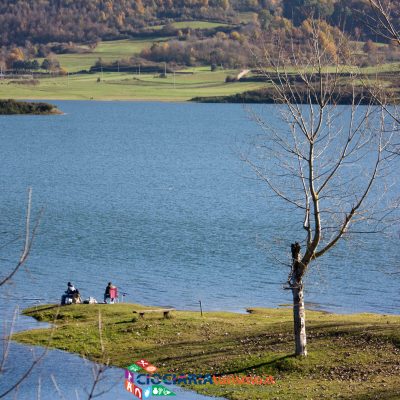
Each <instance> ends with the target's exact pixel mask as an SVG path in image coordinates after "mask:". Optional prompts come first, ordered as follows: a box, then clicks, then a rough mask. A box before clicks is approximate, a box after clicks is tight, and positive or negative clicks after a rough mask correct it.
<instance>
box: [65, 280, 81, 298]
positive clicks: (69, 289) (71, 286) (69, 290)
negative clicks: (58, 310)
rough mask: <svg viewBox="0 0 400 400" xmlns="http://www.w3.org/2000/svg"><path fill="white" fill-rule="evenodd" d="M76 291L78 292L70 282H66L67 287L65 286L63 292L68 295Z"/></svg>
mask: <svg viewBox="0 0 400 400" xmlns="http://www.w3.org/2000/svg"><path fill="white" fill-rule="evenodd" d="M76 292H78V290H77V289H75V286H74V285H73V284H72V283H71V282H68V287H67V290H66V292H65V293H67V294H68V295H72V294H74V293H76ZM78 293H79V292H78Z"/></svg>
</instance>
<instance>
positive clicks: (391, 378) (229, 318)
mask: <svg viewBox="0 0 400 400" xmlns="http://www.w3.org/2000/svg"><path fill="white" fill-rule="evenodd" d="M146 308H148V307H145V306H142V305H137V304H114V305H100V304H99V305H71V306H64V307H61V308H60V307H59V306H57V305H43V306H38V307H33V308H30V309H26V310H25V311H24V315H28V316H31V317H34V318H36V319H37V320H38V321H42V322H50V323H52V324H53V326H54V329H51V328H48V329H35V330H30V331H25V332H20V333H17V334H15V335H14V336H13V339H14V340H16V341H18V342H20V343H25V344H30V345H39V346H47V345H48V346H49V347H50V348H57V349H61V350H66V351H69V352H72V353H76V354H79V355H81V356H84V357H87V358H89V359H90V360H93V361H101V360H104V357H106V358H109V359H110V363H111V365H114V366H118V367H122V368H123V367H126V366H128V365H130V364H132V363H133V362H134V361H136V360H137V359H139V358H146V359H148V360H149V361H150V362H152V363H153V364H154V365H155V366H157V367H158V368H159V371H160V372H161V373H168V372H171V373H196V374H207V373H209V374H211V375H229V374H235V375H241V376H250V375H251V376H266V375H268V376H269V375H271V376H273V378H274V379H275V382H276V384H274V385H267V386H265V385H264V386H255V385H241V386H234V385H222V386H221V385H209V384H207V385H192V386H191V387H190V389H193V390H196V391H198V392H201V393H203V394H207V395H213V396H221V397H225V398H228V399H235V400H236V399H237V400H239V399H248V400H255V399H261V398H267V397H266V396H268V398H271V399H281V400H284V399H288V400H304V399H349V400H350V399H352V400H365V399H371V400H372V399H386V400H389V399H391V400H395V399H398V398H400V363H399V360H400V316H394V315H378V314H351V315H338V314H330V313H326V312H318V311H310V310H309V311H307V319H308V321H307V323H308V340H309V347H308V348H309V355H308V357H306V358H304V357H303V358H301V357H300V358H298V357H294V356H293V315H292V310H291V309H289V308H278V309H253V310H252V312H251V313H249V314H239V313H230V312H204V314H203V316H201V315H200V313H199V312H194V311H173V312H172V314H171V318H169V319H164V318H163V317H162V315H161V314H160V315H159V314H157V313H154V314H146V315H145V318H140V317H138V314H133V311H134V310H141V309H146ZM99 313H101V320H102V330H101V334H102V342H103V345H104V349H105V350H104V352H102V350H101V343H100V335H99V322H98V316H99Z"/></svg>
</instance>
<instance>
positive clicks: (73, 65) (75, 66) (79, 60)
mask: <svg viewBox="0 0 400 400" xmlns="http://www.w3.org/2000/svg"><path fill="white" fill-rule="evenodd" d="M165 40H168V38H161V37H160V38H152V39H148V38H147V39H135V40H128V39H127V40H113V41H110V42H100V43H99V44H98V45H97V47H96V48H95V49H94V50H93V52H90V53H84V54H59V55H57V56H56V57H57V59H58V60H59V61H60V64H61V66H62V67H64V68H65V69H66V70H67V71H68V72H76V71H81V70H85V69H86V70H88V69H89V68H90V67H91V66H92V65H94V63H95V62H96V61H97V60H98V59H99V58H100V57H101V58H102V60H103V61H105V62H110V61H116V60H120V59H123V58H130V57H132V56H133V55H137V54H139V53H140V52H141V51H142V50H143V49H144V48H147V47H151V45H152V44H153V43H154V42H162V41H165ZM38 61H39V62H42V61H43V59H38Z"/></svg>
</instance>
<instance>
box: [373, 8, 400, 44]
mask: <svg viewBox="0 0 400 400" xmlns="http://www.w3.org/2000/svg"><path fill="white" fill-rule="evenodd" d="M368 1H369V4H370V5H371V8H372V11H373V15H372V16H370V17H369V18H367V21H366V23H367V25H368V26H369V27H370V28H371V29H372V30H373V31H374V32H375V33H376V34H378V35H379V36H381V37H382V38H385V39H387V40H394V41H395V42H397V44H398V45H400V31H399V27H398V26H396V25H395V23H394V21H393V20H394V17H395V16H394V15H393V3H392V1H391V0H368ZM396 17H397V18H399V17H400V16H399V15H397V16H396Z"/></svg>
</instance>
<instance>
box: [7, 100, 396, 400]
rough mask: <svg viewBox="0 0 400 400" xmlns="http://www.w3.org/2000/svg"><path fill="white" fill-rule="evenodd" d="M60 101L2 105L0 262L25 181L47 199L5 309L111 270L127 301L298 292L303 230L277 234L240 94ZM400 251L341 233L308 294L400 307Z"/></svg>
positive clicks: (350, 306)
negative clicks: (292, 275)
mask: <svg viewBox="0 0 400 400" xmlns="http://www.w3.org/2000/svg"><path fill="white" fill-rule="evenodd" d="M55 103H56V104H57V105H58V106H59V108H60V109H61V110H62V111H64V112H65V113H66V114H65V115H63V116H15V117H14V116H10V117H1V118H0V135H1V148H0V153H1V172H0V189H1V190H0V210H1V219H0V235H1V236H0V245H2V246H3V245H5V244H7V243H9V242H11V243H9V244H8V245H7V246H5V247H2V248H1V257H2V265H3V267H2V271H4V270H6V268H7V266H9V267H11V266H12V265H14V264H15V262H16V260H17V258H18V256H19V254H20V251H21V245H22V244H21V241H16V239H18V237H19V236H20V235H21V234H22V233H23V227H24V214H25V208H26V197H27V188H28V187H32V189H33V211H34V216H35V215H37V214H38V212H39V210H40V209H41V208H42V207H43V208H44V213H43V216H42V218H41V221H40V226H39V230H38V233H37V235H36V237H35V240H34V244H33V248H32V252H31V255H30V257H29V261H28V263H27V265H26V267H24V269H23V270H21V271H19V272H18V274H17V275H16V276H15V278H14V279H13V283H12V284H11V285H7V287H6V288H5V289H3V290H2V291H1V293H0V301H1V306H0V307H1V309H0V311H1V314H2V315H3V316H4V315H6V318H5V319H7V320H9V318H10V308H12V306H13V305H16V304H19V305H20V306H21V307H25V306H27V305H32V304H37V303H49V302H57V301H59V299H60V296H61V294H62V293H63V291H64V290H65V289H66V284H67V282H68V281H72V282H73V283H74V284H75V286H76V287H78V288H79V290H80V292H81V293H82V295H83V297H84V298H86V297H89V296H94V297H96V298H97V299H98V300H101V299H102V295H103V292H104V288H105V287H106V285H107V282H109V281H112V282H113V283H114V284H115V285H117V286H118V287H119V289H120V291H121V292H125V293H126V296H125V298H124V300H125V301H126V302H136V303H142V304H146V305H157V306H158V305H160V306H161V305H162V306H166V305H169V306H173V307H176V308H179V309H194V310H196V309H198V306H199V300H201V301H202V304H203V309H205V310H230V311H240V312H244V311H245V308H246V307H250V306H253V307H254V306H264V307H276V306H278V305H281V304H288V303H290V302H291V294H290V292H289V291H285V290H283V285H284V283H285V281H286V279H287V273H288V270H287V268H285V267H284V266H282V265H281V264H279V263H278V262H277V261H276V259H275V256H276V257H279V258H281V259H283V260H285V257H287V255H288V252H289V250H290V244H291V243H293V242H294V241H295V240H298V239H299V237H298V232H297V231H296V230H293V232H292V233H291V234H289V235H286V236H284V237H280V235H279V234H278V235H277V234H276V232H278V233H279V232H283V231H287V229H286V228H287V226H288V224H290V221H291V219H292V214H291V210H288V209H287V208H285V206H284V205H282V204H281V203H280V202H279V201H277V200H276V199H274V198H272V197H271V196H270V195H269V193H268V191H267V190H266V187H265V185H263V184H262V183H261V182H260V181H258V180H257V179H255V176H254V174H253V173H252V171H251V170H249V168H248V167H247V166H246V165H245V164H244V163H243V162H242V161H241V160H240V157H239V155H238V153H239V152H240V151H241V150H243V148H244V147H245V146H246V144H247V143H249V140H251V137H252V136H254V135H255V134H258V133H260V130H259V128H258V126H257V125H256V124H255V123H254V122H253V121H251V120H250V119H249V117H248V113H247V112H246V110H245V109H244V108H243V107H242V106H241V105H233V104H232V105H229V104H191V103H184V104H176V103H175V104H169V103H134V102H79V101H72V102H67V101H60V102H55ZM256 108H260V106H257V107H256ZM264 114H265V116H267V118H270V119H274V118H276V111H275V109H274V106H272V105H270V106H265V107H264ZM300 228H301V227H300ZM299 232H301V230H300V231H299ZM271 253H272V255H273V256H271ZM399 257H400V246H399V236H398V235H397V236H396V235H393V236H391V237H389V238H383V237H380V236H373V235H372V236H368V237H367V238H365V239H363V240H361V241H358V242H357V243H356V245H353V244H352V243H351V242H348V243H342V244H341V245H340V246H338V247H337V248H336V249H334V251H333V252H332V253H330V254H329V255H327V257H326V258H322V259H321V260H319V262H318V264H317V265H316V266H314V267H313V268H312V270H311V272H312V273H310V274H309V275H308V276H307V285H306V292H305V299H306V301H307V302H308V306H309V307H311V308H316V309H323V310H327V311H334V312H341V313H349V312H379V313H398V311H399V307H398V304H397V299H398V295H399V285H398V283H397V281H396V279H395V278H396V276H398V275H396V272H398V259H399ZM286 260H287V259H286ZM371 282H373V284H374V290H373V291H371V290H370V284H371ZM10 299H11V302H10ZM22 325H24V324H22ZM21 351H22V350H21ZM27 398H29V397H27Z"/></svg>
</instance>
